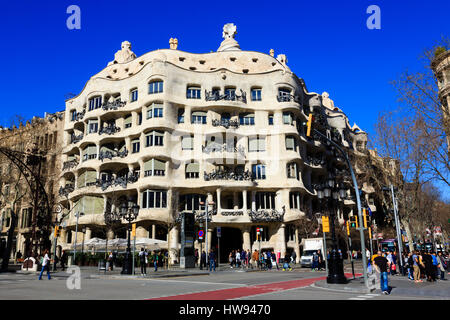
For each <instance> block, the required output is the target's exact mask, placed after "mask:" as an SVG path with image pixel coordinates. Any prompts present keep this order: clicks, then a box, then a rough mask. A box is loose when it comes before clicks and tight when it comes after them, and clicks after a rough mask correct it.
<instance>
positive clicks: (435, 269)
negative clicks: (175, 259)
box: [431, 251, 440, 281]
mask: <svg viewBox="0 0 450 320" xmlns="http://www.w3.org/2000/svg"><path fill="white" fill-rule="evenodd" d="M431 258H432V259H433V270H432V272H433V274H434V277H433V279H434V281H436V279H438V278H439V264H440V263H439V262H440V261H439V259H438V257H437V256H436V252H434V251H433V252H432V253H431Z"/></svg>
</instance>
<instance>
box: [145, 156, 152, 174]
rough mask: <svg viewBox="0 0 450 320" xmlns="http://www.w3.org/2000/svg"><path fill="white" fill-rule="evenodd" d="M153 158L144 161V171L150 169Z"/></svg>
mask: <svg viewBox="0 0 450 320" xmlns="http://www.w3.org/2000/svg"><path fill="white" fill-rule="evenodd" d="M152 167H153V159H150V160H148V161H146V162H145V163H144V171H148V170H152Z"/></svg>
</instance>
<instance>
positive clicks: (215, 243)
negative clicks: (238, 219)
mask: <svg viewBox="0 0 450 320" xmlns="http://www.w3.org/2000/svg"><path fill="white" fill-rule="evenodd" d="M242 242H243V240H242V231H241V230H240V229H238V228H229V227H221V236H220V238H218V237H217V228H214V232H213V235H212V237H211V247H213V248H214V249H215V251H216V253H217V254H218V255H217V256H218V257H220V263H228V255H229V254H230V252H231V251H233V250H238V249H239V250H242Z"/></svg>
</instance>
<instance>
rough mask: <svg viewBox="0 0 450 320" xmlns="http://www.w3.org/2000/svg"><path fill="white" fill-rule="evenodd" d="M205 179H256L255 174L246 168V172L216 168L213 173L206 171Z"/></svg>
mask: <svg viewBox="0 0 450 320" xmlns="http://www.w3.org/2000/svg"><path fill="white" fill-rule="evenodd" d="M204 179H205V181H211V180H236V181H244V180H245V181H253V180H255V178H254V176H253V174H252V173H251V172H250V171H249V170H246V171H244V172H233V171H226V170H214V171H213V172H211V173H206V171H205V172H204Z"/></svg>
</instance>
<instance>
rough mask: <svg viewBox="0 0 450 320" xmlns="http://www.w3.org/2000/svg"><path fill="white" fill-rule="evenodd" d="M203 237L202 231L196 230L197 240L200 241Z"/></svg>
mask: <svg viewBox="0 0 450 320" xmlns="http://www.w3.org/2000/svg"><path fill="white" fill-rule="evenodd" d="M203 235H204V232H203V230H198V238H199V239H200V240H203Z"/></svg>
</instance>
